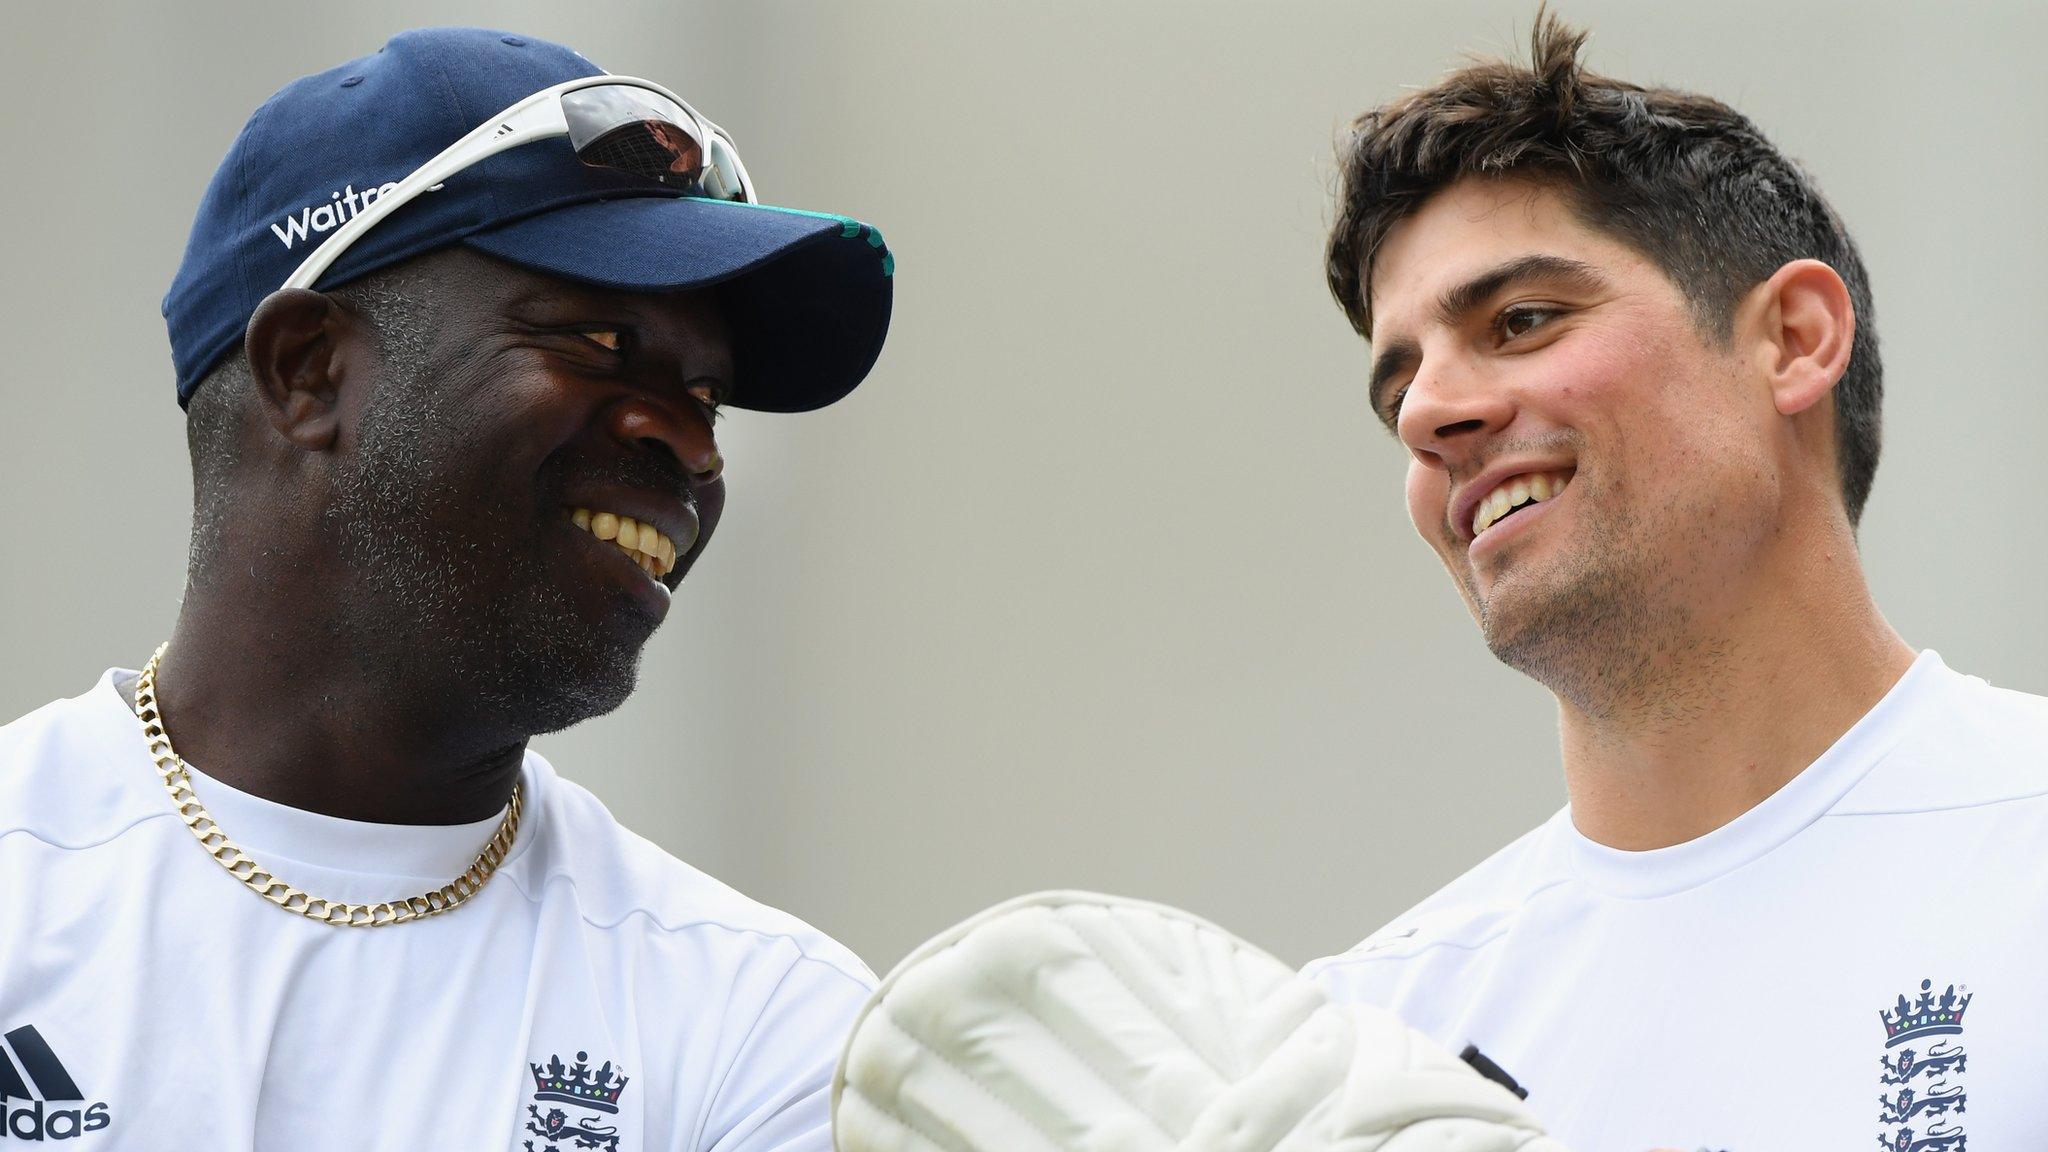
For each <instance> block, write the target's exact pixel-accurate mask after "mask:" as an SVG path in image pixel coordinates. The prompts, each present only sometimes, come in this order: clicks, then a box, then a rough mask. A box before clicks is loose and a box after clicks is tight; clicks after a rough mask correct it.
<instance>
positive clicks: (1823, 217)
mask: <svg viewBox="0 0 2048 1152" xmlns="http://www.w3.org/2000/svg"><path fill="white" fill-rule="evenodd" d="M1584 40H1585V37H1584V35H1583V34H1580V33H1575V32H1572V31H1571V30H1569V29H1567V28H1565V27H1564V26H1563V25H1561V24H1560V23H1558V22H1557V21H1556V20H1555V19H1554V18H1552V19H1539V21H1538V27H1537V29H1536V34H1535V37H1534V46H1533V54H1532V59H1531V62H1530V63H1529V64H1528V65H1526V66H1524V65H1520V64H1514V63H1508V62H1491V63H1480V64H1475V65H1472V66H1470V67H1467V68H1464V69H1461V70H1459V71H1457V72H1455V73H1453V74H1451V75H1450V76H1447V77H1445V78H1444V79H1443V80H1441V81H1440V82H1438V83H1437V84H1434V85H1432V86H1430V87H1427V88H1424V89H1421V90H1419V91H1416V92H1413V93H1410V94H1408V95H1406V96H1403V97H1401V98H1400V99H1398V100H1396V101H1394V102H1393V103H1390V104H1388V105H1385V106H1383V107H1380V108H1376V109H1373V110H1371V111H1369V112H1367V113H1365V114H1364V115H1363V116H1361V117H1359V118H1358V120H1357V121H1356V122H1355V124H1354V126H1353V131H1352V133H1351V135H1350V137H1349V138H1348V139H1347V140H1346V141H1345V143H1344V145H1343V147H1342V154H1341V157H1340V161H1341V164H1342V172H1343V181H1342V189H1341V191H1340V198H1339V213H1338V217H1337V220H1336V222H1335V225H1334V227H1333V229H1332V231H1331V235H1330V242H1329V261H1328V277H1329V284H1330V288H1331V291H1332V292H1333V293H1334V294H1335V296H1336V298H1337V301H1338V303H1339V304H1340V305H1341V306H1342V307H1343V309H1344V310H1345V312H1346V314H1347V315H1348V316H1349V317H1350V319H1351V321H1352V323H1353V325H1354V326H1355V327H1356V328H1357V329H1358V331H1359V332H1360V334H1361V335H1363V336H1365V337H1366V338H1367V339H1368V340H1370V341H1371V343H1372V351H1373V362H1372V369H1371V377H1370V392H1371V400H1372V404H1373V406H1374V409H1375V411H1376V412H1377V413H1378V414H1379V416H1380V417H1381V419H1382V420H1383V421H1384V422H1385V424H1386V426H1387V428H1388V429H1389V430H1390V431H1391V432H1392V434H1393V435H1394V437H1395V438H1396V439H1397V441H1398V442H1399V445H1400V447H1401V449H1402V450H1403V451H1404V452H1405V453H1406V454H1407V456H1408V458H1409V465H1408V479H1407V503H1408V511H1409V514H1410V518H1411V519H1412V520H1413V522H1414V525H1415V528H1416V530H1417V531H1418V532H1419V533H1420V534H1421V536H1422V538H1423V539H1424V540H1425V541H1426V542H1427V543H1428V544H1429V545H1430V547H1431V548H1432V549H1433V550H1434V551H1435V552H1436V554H1437V556H1438V558H1439V559H1440V560H1441V561H1442V562H1443V565H1444V567H1445V569H1446V570H1447V571H1448V572H1449V573H1450V575H1451V577H1452V580H1453V582H1454V583H1455V584H1456V586H1457V588H1458V590H1459V591H1460V593H1461V594H1462V595H1463V597H1464V599H1465V601H1466V604H1467V606H1468V607H1469V608H1470V610H1471V612H1472V614H1473V616H1474V618H1475V619H1476V620H1477V621H1478V624H1479V628H1480V632H1481V634H1482V635H1483V636H1484V638H1485V641H1486V643H1487V646H1488V647H1489V648H1490V649H1491V650H1492V651H1493V653H1494V655H1495V656H1497V657H1498V658H1499V659H1500V660H1501V661H1502V662H1504V663H1506V664H1508V665H1509V666H1511V667H1513V668H1515V669H1517V670H1519V671H1521V672H1523V673H1525V674H1527V675H1528V676H1529V677H1531V678H1532V679H1534V680H1536V681H1537V682H1539V683H1541V684H1542V685H1543V686H1544V687H1546V688H1547V689H1549V690H1550V691H1551V692H1552V693H1553V694H1554V695H1555V696H1556V698H1557V703H1558V717H1559V727H1560V730H1561V737H1562V741H1561V742H1562V750H1563V759H1564V772H1565V783H1566V787H1567V790H1568V792H1569V795H1570V805H1569V806H1568V807H1567V808H1566V809H1564V810H1563V811H1561V812H1559V813H1558V814H1557V815H1556V816H1555V817H1554V818H1553V819H1551V820H1550V821H1548V822H1547V823H1545V824H1544V825H1543V826H1542V827H1540V828H1538V829H1536V830H1535V831H1533V832H1531V833H1529V834H1528V835H1526V836H1524V837H1523V838H1522V839H1520V840H1518V841H1516V842H1515V843H1514V844H1512V845H1510V846H1508V847H1507V848H1505V849H1503V850H1501V851H1500V852H1499V853H1497V854H1496V855H1494V856H1493V857H1492V858H1491V859H1489V860H1487V861H1485V862H1484V863H1482V864H1480V865H1479V866H1478V867H1476V868H1475V869H1473V870H1472V871H1471V872H1469V873H1467V874H1466V875H1465V876H1464V877H1462V878H1460V879H1458V880H1457V881H1455V882H1453V883H1452V884H1451V885H1450V886H1448V887H1447V888H1445V889H1443V890H1442V891H1441V892H1438V893H1437V894H1436V895H1435V896H1433V897H1431V898H1429V899H1428V900H1426V901H1424V902H1423V903H1422V904H1421V905H1420V906H1418V907H1417V908H1415V909H1414V910H1412V911H1411V912H1409V913H1408V914H1406V915H1404V916H1402V917H1400V918H1399V919H1398V920H1396V921H1395V922H1394V923H1393V924H1391V925H1389V926H1388V927H1386V928H1385V929H1383V930H1381V931H1380V932H1378V933H1376V934H1374V935H1373V936H1371V937H1369V938H1368V939H1367V940H1366V941H1365V942H1364V943H1362V944H1360V945H1359V946H1358V947H1357V948H1355V949H1353V950H1352V951H1351V952H1349V953H1347V954H1345V955H1342V956H1338V957H1333V958H1330V959H1327V960H1322V961H1318V962H1316V963H1314V964H1311V965H1310V966H1309V968H1308V969H1307V972H1308V974H1309V975H1310V976H1312V977H1313V978H1314V979H1315V980H1316V982H1317V983H1318V984H1320V985H1321V987H1322V988H1323V989H1324V990H1325V991H1326V992H1327V993H1329V994H1330V995H1332V996H1333V997H1336V998H1338V999H1340V1000H1347V1001H1352V1002H1358V1003H1366V1004H1372V1005H1378V1006H1380V1007H1384V1008H1388V1009H1391V1010H1392V1011H1394V1012H1396V1013H1398V1014H1399V1015H1401V1016H1403V1017H1404V1018H1406V1019H1407V1020H1408V1021H1409V1022H1410V1023H1411V1024H1413V1025H1414V1026H1416V1027H1417V1028H1419V1029H1420V1030H1422V1031H1423V1032H1425V1033H1427V1034H1429V1035H1430V1036H1431V1037H1433V1038H1435V1039H1436V1040H1438V1041H1439V1042H1441V1043H1444V1044H1445V1045H1447V1046H1450V1047H1451V1048H1452V1049H1453V1050H1459V1049H1461V1048H1462V1047H1463V1046H1465V1045H1467V1044H1476V1045H1477V1046H1478V1048H1479V1049H1480V1050H1481V1051H1482V1052H1483V1053H1484V1054H1485V1055H1486V1056H1487V1057H1488V1058H1490V1060H1491V1061H1492V1062H1494V1064H1496V1065H1497V1066H1499V1067H1502V1068H1505V1069H1506V1071H1507V1072H1508V1073H1510V1074H1512V1076H1513V1077H1514V1078H1515V1079H1516V1080H1517V1081H1518V1082H1519V1083H1520V1085H1521V1086H1523V1087H1525V1088H1526V1089H1527V1090H1528V1092H1529V1097H1528V1099H1529V1105H1530V1107H1531V1109H1532V1110H1533V1111H1534V1112H1535V1114H1536V1115H1537V1116H1538V1117H1539V1118H1541V1120H1542V1121H1543V1122H1544V1124H1545V1125H1546V1126H1547V1127H1548V1128H1549V1130H1550V1131H1551V1132H1552V1133H1553V1134H1554V1135H1556V1136H1558V1137H1560V1138H1561V1139H1562V1141H1563V1142H1564V1143H1565V1144H1567V1145H1569V1146H1571V1147H1573V1148H1577V1149H1579V1150H1581V1152H1602V1150H1608V1149H1614V1150H1640V1149H1642V1148H1645V1147H1649V1146H1651V1145H1656V1144H1664V1143H1679V1142H1682V1143H1684V1144H1685V1145H1686V1146H1694V1145H1702V1144H1704V1145H1708V1146H1711V1147H1716V1148H1719V1147H1727V1148H1731V1149H1735V1150H1737V1152H1744V1150H1751V1149H1755V1150H1762V1149H1779V1148H1784V1149H1790V1148H1822V1147H1830V1148H1832V1147H1846V1146H1851V1145H1854V1144H1858V1143H1863V1142H1865V1141H1868V1140H1870V1139H1871V1138H1872V1137H1873V1136H1875V1137H1876V1138H1877V1140H1878V1142H1879V1143H1880V1144H1881V1145H1882V1146H1883V1147H1886V1148H1897V1149H1901V1150H1903V1149H1908V1148H1911V1149H1916V1150H1918V1152H1936V1150H1948V1152H1955V1150H1960V1149H1961V1148H1963V1146H1964V1137H1965V1135H1966V1134H1967V1135H1974V1136H1976V1137H1977V1139H1978V1141H1979V1144H1980V1146H1982V1147H1995V1148H2022V1147H2029V1148H2030V1147H2039V1146H2041V1145H2042V1144H2043V1142H2044V1141H2048V1102H2044V1099H2043V1097H2042V1096H2041V1094H2040V1092H2039V1091H2038V1090H2037V1088H2036V1084H2037V1083H2038V1082H2039V1080H2040V1078H2041V1076H2042V1074H2043V1072H2044V1071H2048V1062H2044V1060H2043V1059H2042V1057H2041V1056H2040V1054H2039V1045H2038V1044H2037V1043H2036V1042H2035V1040H2034V1034H2035V1032H2036V1031H2037V1025H2038V1022H2039V1021H2040V1020H2042V1019H2044V1018H2048V981H2043V980H2042V979H2041V978H2040V975H2039V972H2038V970H2037V969H2038V967H2039V965H2038V961H2037V960H2036V957H2037V956H2038V955H2039V954H2040V953H2041V951H2042V950H2043V948H2044V946H2048V854H2044V853H2043V852H2041V851H2040V848H2039V845H2040V844H2041V843H2042V842H2043V841H2044V840H2048V769H2044V765H2048V701H2043V700H2041V699H2040V698H2037V697H2033V696H2026V695H2022V694H2019V693H2016V692H2008V691H2002V690H1999V689H1996V688H1992V687H1990V686H1988V685H1986V684H1985V683H1984V682H1983V681H1981V680H1977V679H1974V678H1971V677H1968V676H1964V675H1961V674H1959V673H1957V672H1954V671H1951V670H1949V669H1948V668H1947V667H1945V666H1944V665H1943V663H1942V661H1941V659H1940V658H1939V657H1938V656H1936V655H1935V654H1934V653H1933V652H1918V653H1916V652H1915V651H1914V650H1913V649H1912V648H1911V647H1909V646H1908V645H1907V644H1906V642H1905V641H1904V640H1902V639H1901V638H1900V636H1899V634H1898V633H1897V632H1896V631H1894V630H1893V629H1892V627H1891V625H1890V624H1889V623H1887V622H1886V620H1885V618H1884V616H1883V614H1882V613H1881V612H1880V611H1879V610H1878V607H1877V604H1876V603H1875V601H1874V600H1873V599H1872V597H1871V594H1870V590H1869V587H1868V585H1867V583H1866V581H1865V577H1864V573H1863V569H1862V565H1861V562H1860V559H1859V557H1858V554H1857V544H1856V524H1857V522H1858V520H1859V518H1860V517H1861V515H1862V512H1863V508H1864V503H1865V501H1866V500H1867V499H1868V497H1869V495H1870V492H1871V487H1872V481H1873V478H1874V476H1875V472H1876V468H1877V460H1878V446H1879V437H1878V427H1879V424H1878V408H1879V401H1880V397H1881V393H1882V380H1883V371H1882V366H1881V364H1880V361H1879V358H1878V341H1877V332H1876V321H1875V316H1874V313H1873V311H1872V307H1871V292H1870V288H1869V278H1868V275H1867V274H1866V272H1865V270H1864V267H1863V262H1862V259H1861V257H1860V256H1859V255H1858V253H1857V249H1856V246H1855V244H1854V243H1853V242H1852V241H1851V240H1850V237H1849V234H1848V231H1847V229H1846V228H1845V227H1844V225H1843V223H1842V221H1841V219H1840V218H1839V217H1838V216H1837V215H1836V213H1835V212H1834V210H1833V209H1832V208H1830V207H1829V205H1828V203H1827V201H1826V200H1825V199H1824V198H1823V197H1822V196H1821V194H1820V192H1819V190H1818V189H1817V187H1816V186H1815V185H1814V183H1813V181H1812V179H1811V178H1810V177H1809V176H1808V175H1807V174H1806V173H1805V172H1804V171H1803V170H1802V169H1801V168H1800V167H1799V166H1798V165H1797V164H1795V163H1793V162H1792V161H1791V160H1789V159H1788V158H1786V157H1785V156H1784V155H1783V154H1782V153H1781V152H1779V151H1778V149H1777V148H1775V147H1774V146H1773V145H1772V144H1771V143H1770V141H1769V140H1767V139H1766V138H1765V137H1764V136H1763V134H1762V133H1761V132H1760V131H1759V130H1758V129H1757V127H1756V126H1755V125H1754V124H1752V123H1751V122H1750V121H1749V120H1748V119H1746V118H1745V117H1744V116H1742V115H1741V114H1740V113H1738V112H1736V111H1735V110H1734V109H1732V108H1730V107H1728V106H1727V105H1725V104H1722V103H1720V102H1718V101H1715V100H1712V99H1709V98H1707V97H1704V96H1699V95H1695V94H1691V93H1685V92H1678V91H1673V90H1670V89H1663V88H1645V87H1641V86H1638V85H1635V84H1630V83H1627V82H1624V81H1619V80H1614V79H1610V78H1607V77H1603V76H1599V75H1596V74H1594V73H1592V72H1589V71H1587V70H1585V69H1584V68H1583V67H1582V66H1581V64H1580V62H1579V53H1580V49H1581V47H1582V45H1583V42H1584ZM1472 706H1473V708H1474V709H1483V708H1484V702H1483V701H1476V700H1475V701H1473V704H1472ZM1445 739H1446V740H1447V741H1450V740H1454V739H1455V734H1452V733H1446V734H1445ZM1503 770H1506V768H1505V766H1504V768H1503ZM1966 1054H1967V1057H1968V1058H1967V1060H1966V1059H1965V1056H1966ZM1966 1104H1967V1112H1966V1111H1965V1105H1966Z"/></svg>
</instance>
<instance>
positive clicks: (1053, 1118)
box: [832, 892, 1562, 1152]
mask: <svg viewBox="0 0 2048 1152" xmlns="http://www.w3.org/2000/svg"><path fill="white" fill-rule="evenodd" d="M832 1104H833V1130H834V1140H835V1143H836V1146H837V1148H838V1152H1425V1150H1427V1152H1562V1150H1561V1149H1560V1148H1559V1147H1558V1145H1556V1144H1555V1143H1553V1142H1552V1141H1550V1140H1549V1139H1548V1138H1547V1137H1545V1136H1544V1135H1543V1133H1542V1130H1541V1129H1540V1128H1539V1127H1538V1126H1537V1124H1536V1122H1535V1120H1534V1119H1533V1118H1532V1117H1531V1116H1530V1114H1529V1112H1528V1111H1527V1109H1526V1108H1525V1107H1524V1106H1523V1104H1522V1102H1521V1101H1520V1100H1519V1099H1517V1098H1516V1097H1515V1095H1514V1094H1513V1093H1511V1092H1509V1091H1508V1090H1507V1089H1505V1088H1503V1087H1501V1086H1500V1085H1497V1084H1495V1083H1493V1082H1492V1081H1490V1080H1487V1079H1486V1078H1485V1077H1482V1076H1480V1075H1479V1074H1478V1073H1477V1072H1474V1071H1473V1070H1472V1069H1471V1068H1469V1067H1467V1066H1466V1065H1465V1064H1464V1063H1463V1062H1462V1061H1460V1060H1458V1059H1457V1058H1456V1057H1454V1056H1452V1055H1450V1054H1449V1053H1447V1052H1445V1051H1443V1050H1442V1049H1441V1048H1438V1047H1437V1046H1436V1045H1435V1044H1433V1043H1432V1042H1430V1041H1429V1040H1428V1039H1427V1038H1425V1037H1423V1036H1422V1035H1421V1034H1420V1033H1417V1032H1415V1031H1413V1030H1412V1029H1409V1028H1407V1027H1406V1026H1405V1025H1403V1024H1401V1022H1400V1021H1398V1020H1396V1019H1395V1018H1393V1017H1392V1016H1390V1015H1388V1014H1386V1013H1385V1012H1382V1011H1379V1010H1377V1009H1374V1008H1370V1007H1366V1006H1363V1005H1337V1004H1333V1003H1331V1002H1330V1001H1328V1000H1327V999H1325V998H1324V997H1323V995H1322V993H1320V992H1319V991H1317V990H1316V988H1315V987H1314V986H1313V985H1311V984H1309V983H1308V982H1307V981H1305V980H1302V979H1301V978H1299V977H1298V976H1296V975H1295V973H1294V972H1293V971H1291V970H1290V969H1289V968H1288V967H1287V966H1286V965H1284V964H1282V963H1280V962H1279V961H1278V960H1276V959H1274V958H1273V957H1272V956H1269V955H1267V954H1266V953H1264V952H1261V951H1260V950H1258V949H1257V948H1254V947H1252V946H1251V945H1249V944H1246V943H1245V942H1244V941H1242V940H1239V939H1237V938H1236V937H1234V936H1232V935H1230V934H1229V933H1227V932H1225V931H1223V930H1222V929H1220V928H1217V927H1216V926H1215V925H1213V924H1209V923H1208V922H1206V921H1203V920H1200V919H1198V918H1196V917H1194V916H1191V915H1189V914H1187V913H1185V912H1181V911H1178V910H1176V909H1172V908H1167V907H1165V906H1163V905H1156V904H1144V903H1139V902H1136V901H1129V900H1121V899H1117V898H1114V897H1106V896H1097V895H1093V894H1089V893H1073V892H1058V893H1043V894H1040V895H1036V896H1028V897H1024V898H1021V899H1019V900H1014V901H1011V902H1009V903H1006V904H1002V905H998V906H997V907H995V908H993V909H990V910H989V911H987V912H984V913H982V914H981V915H979V916H977V917H974V918H973V919H970V920H968V921H967V922H966V923H964V924H961V925H959V926H957V927H955V928H953V929H951V930H949V931H947V932H945V933H943V934H941V935H940V936H938V937H936V938H935V939H933V940H932V941H930V942H929V943H927V944H925V945H924V946H922V947H920V948H919V949H917V950H916V951H915V952H913V953H911V955H910V956H909V957H908V958H907V959H905V960H904V961H903V963H902V964H900V965H898V966H897V968H896V969H895V970H894V971H893V972H891V973H890V974H889V976H888V977H887V978H886V979H885V980H884V981H883V982H882V985H881V988H880V989H879V990H878V991H877V992H876V993H875V995H874V997H873V998H871V999H870V1000H869V1001H868V1003H867V1006H866V1007H865V1008H864V1009H863V1010H862V1013H861V1016H860V1018H859V1020H858V1021H857V1023H856V1024H855V1027H854V1031H853V1035H852V1036H851V1038H850V1039H849V1040H848V1042H847V1046H846V1051H845V1054H844V1056H843V1057H842V1059H841V1061H840V1067H839V1071H838V1074H837V1075H836V1077H835V1078H834V1081H833V1089H832Z"/></svg>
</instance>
